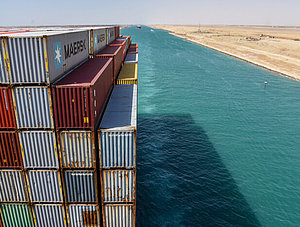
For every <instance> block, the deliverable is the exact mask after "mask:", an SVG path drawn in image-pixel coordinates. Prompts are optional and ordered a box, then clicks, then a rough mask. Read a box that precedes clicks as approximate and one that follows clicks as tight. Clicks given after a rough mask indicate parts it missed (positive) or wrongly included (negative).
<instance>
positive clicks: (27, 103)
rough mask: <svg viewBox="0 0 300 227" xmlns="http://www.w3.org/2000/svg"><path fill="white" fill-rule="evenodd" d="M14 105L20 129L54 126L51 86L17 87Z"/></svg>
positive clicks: (51, 127)
mask: <svg viewBox="0 0 300 227" xmlns="http://www.w3.org/2000/svg"><path fill="white" fill-rule="evenodd" d="M14 105H15V114H16V119H17V127H18V128H19V129H23V128H24V129H28V128H32V129H53V128H54V124H53V115H52V100H51V90H50V88H48V87H16V88H14Z"/></svg>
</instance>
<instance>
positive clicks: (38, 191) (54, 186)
mask: <svg viewBox="0 0 300 227" xmlns="http://www.w3.org/2000/svg"><path fill="white" fill-rule="evenodd" d="M27 173H28V186H29V189H28V191H29V195H30V200H31V201H32V202H51V203H61V202H62V187H61V179H60V173H59V172H58V171H54V170H29V171H28V172H27Z"/></svg>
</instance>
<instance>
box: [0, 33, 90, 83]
mask: <svg viewBox="0 0 300 227" xmlns="http://www.w3.org/2000/svg"><path fill="white" fill-rule="evenodd" d="M0 37H1V39H2V43H4V44H5V45H6V46H7V48H2V51H3V52H4V54H6V55H7V56H9V57H8V58H9V62H10V69H9V75H10V82H11V84H26V83H30V84H32V83H36V84H50V83H52V82H53V81H55V80H57V79H58V78H59V77H60V76H62V75H63V74H64V73H66V72H68V71H69V70H70V69H72V68H74V67H75V66H77V65H78V64H79V63H81V62H83V61H84V60H86V59H87V58H88V53H89V50H88V45H89V39H88V31H34V32H25V33H24V32H22V33H14V34H9V36H7V35H0ZM2 62H3V59H2Z"/></svg>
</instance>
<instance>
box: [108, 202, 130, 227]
mask: <svg viewBox="0 0 300 227" xmlns="http://www.w3.org/2000/svg"><path fill="white" fill-rule="evenodd" d="M103 210H104V212H103V213H104V214H103V226H104V227H120V226H126V227H135V206H134V205H130V204H106V205H104V207H103Z"/></svg>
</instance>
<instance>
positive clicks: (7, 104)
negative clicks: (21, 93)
mask: <svg viewBox="0 0 300 227" xmlns="http://www.w3.org/2000/svg"><path fill="white" fill-rule="evenodd" d="M16 127H17V125H16V118H15V113H14V107H13V99H12V94H11V89H10V88H4V87H1V88H0V128H3V129H15V128H16Z"/></svg>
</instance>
